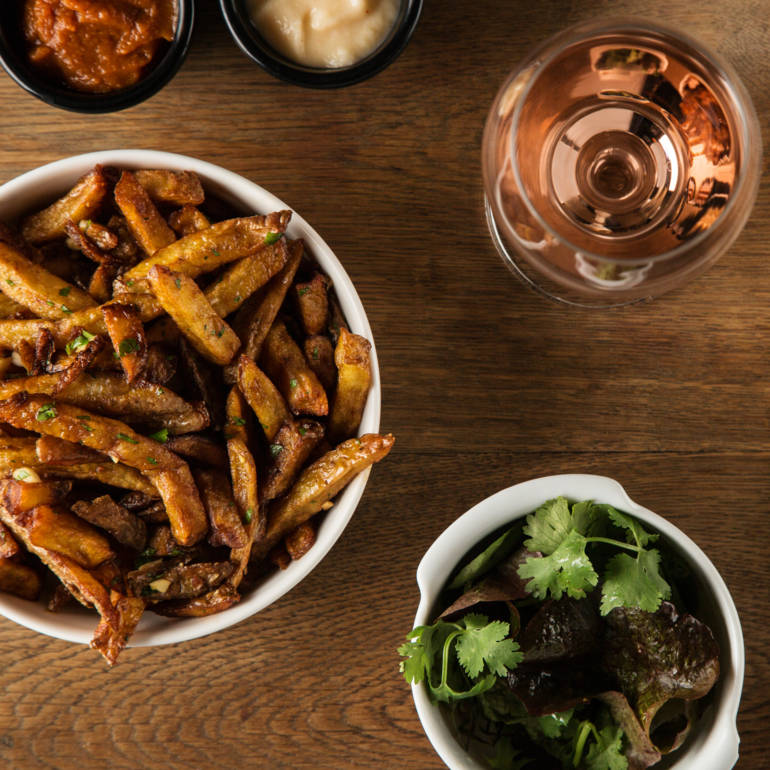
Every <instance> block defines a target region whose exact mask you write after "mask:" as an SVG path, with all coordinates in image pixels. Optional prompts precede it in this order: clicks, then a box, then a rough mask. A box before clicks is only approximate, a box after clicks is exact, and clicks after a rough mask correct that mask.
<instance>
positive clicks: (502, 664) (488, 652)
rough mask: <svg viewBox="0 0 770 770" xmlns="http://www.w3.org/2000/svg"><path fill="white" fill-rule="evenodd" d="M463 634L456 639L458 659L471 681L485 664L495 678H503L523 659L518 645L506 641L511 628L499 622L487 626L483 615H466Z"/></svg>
mask: <svg viewBox="0 0 770 770" xmlns="http://www.w3.org/2000/svg"><path fill="white" fill-rule="evenodd" d="M463 622H464V623H465V632H464V633H462V634H460V635H459V636H458V637H457V642H456V649H457V659H458V660H459V661H460V665H461V666H462V667H463V669H464V670H465V673H466V674H468V676H470V677H477V676H478V675H479V674H480V673H481V672H482V671H483V670H484V664H485V663H486V665H487V667H488V668H489V670H490V671H491V672H492V673H493V674H496V675H497V676H505V675H506V674H507V673H508V669H509V668H515V667H516V666H517V665H518V664H519V663H521V660H522V658H523V657H524V655H523V653H521V652H519V651H518V649H519V645H518V644H517V643H516V642H514V641H513V639H507V638H506V637H507V636H508V631H509V630H510V626H509V625H508V623H503V622H502V621H500V620H495V621H492V622H491V623H489V622H488V620H487V618H486V617H485V616H484V615H474V614H469V615H466V616H465V617H464V618H463Z"/></svg>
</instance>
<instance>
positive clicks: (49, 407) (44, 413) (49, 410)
mask: <svg viewBox="0 0 770 770" xmlns="http://www.w3.org/2000/svg"><path fill="white" fill-rule="evenodd" d="M52 417H56V407H55V406H54V405H53V404H43V406H41V407H40V409H38V410H37V414H36V415H35V419H36V420H37V421H38V422H45V421H46V420H50V419H51V418H52Z"/></svg>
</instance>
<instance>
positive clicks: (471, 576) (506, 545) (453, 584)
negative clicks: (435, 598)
mask: <svg viewBox="0 0 770 770" xmlns="http://www.w3.org/2000/svg"><path fill="white" fill-rule="evenodd" d="M520 539H521V525H520V524H516V525H514V526H513V527H510V528H509V529H507V530H506V531H505V532H503V534H502V535H500V537H498V538H496V539H495V540H494V541H493V542H492V543H490V544H489V545H488V546H487V547H486V548H485V549H484V550H483V551H482V552H481V553H480V554H479V555H478V556H476V557H475V558H473V559H472V560H471V561H470V562H468V564H466V565H465V566H464V567H462V568H461V569H460V570H459V571H458V572H457V574H456V575H455V576H454V577H453V578H452V580H451V581H450V582H449V584H448V585H447V590H450V591H451V590H454V589H458V588H462V587H463V586H467V585H468V584H469V583H471V582H472V581H475V580H478V579H479V578H481V577H483V576H484V575H486V574H487V573H488V572H490V571H491V570H493V569H494V568H495V567H496V566H497V565H498V564H499V563H500V562H501V561H502V560H503V559H505V558H507V557H508V556H509V555H510V553H511V551H512V550H513V549H514V548H515V547H516V545H517V544H518V542H519V540H520Z"/></svg>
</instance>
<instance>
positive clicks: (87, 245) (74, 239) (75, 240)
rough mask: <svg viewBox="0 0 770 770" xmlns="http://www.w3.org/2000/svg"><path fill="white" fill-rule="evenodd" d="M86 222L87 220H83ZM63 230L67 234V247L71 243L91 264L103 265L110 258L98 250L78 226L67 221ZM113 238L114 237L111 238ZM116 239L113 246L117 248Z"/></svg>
mask: <svg viewBox="0 0 770 770" xmlns="http://www.w3.org/2000/svg"><path fill="white" fill-rule="evenodd" d="M85 221H88V220H85ZM64 229H65V231H66V233H67V235H68V236H69V237H68V240H67V245H69V244H70V242H71V243H72V246H74V248H75V250H78V251H80V253H81V254H82V255H83V256H84V257H87V258H88V259H90V260H91V261H92V262H96V263H97V264H99V265H103V264H104V263H105V262H109V260H110V257H109V255H108V254H105V253H104V251H102V249H100V248H99V247H98V246H97V245H96V244H95V243H94V242H93V241H92V240H91V239H90V238H89V237H88V236H87V235H86V233H85V230H84V229H82V228H80V227H79V226H78V225H76V224H75V223H74V222H72V221H69V222H67V224H66V225H65V226H64ZM113 237H114V236H113ZM117 242H118V239H117V238H115V245H116V246H117Z"/></svg>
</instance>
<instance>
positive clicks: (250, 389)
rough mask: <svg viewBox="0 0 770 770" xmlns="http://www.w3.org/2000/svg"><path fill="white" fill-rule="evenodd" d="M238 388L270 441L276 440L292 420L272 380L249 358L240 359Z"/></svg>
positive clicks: (242, 357)
mask: <svg viewBox="0 0 770 770" xmlns="http://www.w3.org/2000/svg"><path fill="white" fill-rule="evenodd" d="M238 387H239V388H240V391H241V393H242V394H243V397H244V398H245V399H246V402H247V403H248V405H249V406H250V407H251V408H252V409H253V410H254V414H256V415H257V420H259V424H260V425H261V426H262V430H263V431H264V432H265V436H266V437H267V440H268V441H272V440H273V439H274V438H275V435H276V433H278V430H279V429H280V427H281V425H283V424H284V423H285V422H288V421H289V420H290V419H291V415H290V413H289V409H288V407H287V406H286V402H285V401H284V400H283V396H282V395H281V394H280V393H279V392H278V388H276V387H275V385H273V383H272V382H271V381H270V378H269V377H268V376H267V375H266V374H265V373H264V372H263V371H262V370H261V369H260V368H259V367H258V366H257V365H256V364H255V363H254V362H253V361H252V360H251V359H250V358H248V357H247V356H241V357H240V358H239V359H238Z"/></svg>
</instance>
